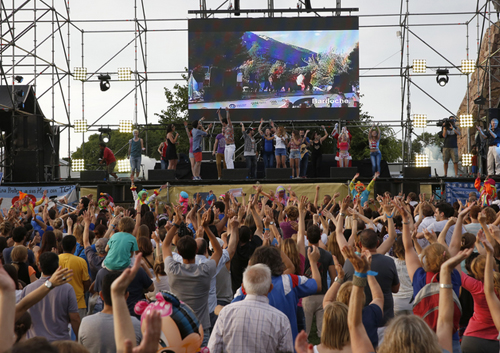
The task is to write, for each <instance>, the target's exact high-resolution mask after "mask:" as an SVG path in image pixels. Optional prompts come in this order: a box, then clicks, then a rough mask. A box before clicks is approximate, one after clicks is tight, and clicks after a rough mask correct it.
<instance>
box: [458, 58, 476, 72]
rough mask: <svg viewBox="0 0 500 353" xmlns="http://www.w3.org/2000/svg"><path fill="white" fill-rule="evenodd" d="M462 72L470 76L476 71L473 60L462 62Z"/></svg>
mask: <svg viewBox="0 0 500 353" xmlns="http://www.w3.org/2000/svg"><path fill="white" fill-rule="evenodd" d="M461 70H462V72H463V73H464V74H471V73H473V72H474V71H475V70H476V62H475V61H474V60H462V69H461Z"/></svg>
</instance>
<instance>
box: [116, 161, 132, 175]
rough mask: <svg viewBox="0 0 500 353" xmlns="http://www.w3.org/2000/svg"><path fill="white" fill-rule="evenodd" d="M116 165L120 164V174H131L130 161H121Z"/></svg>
mask: <svg viewBox="0 0 500 353" xmlns="http://www.w3.org/2000/svg"><path fill="white" fill-rule="evenodd" d="M116 164H118V173H129V172H130V161H129V160H128V159H119V160H118V161H117V163H116Z"/></svg>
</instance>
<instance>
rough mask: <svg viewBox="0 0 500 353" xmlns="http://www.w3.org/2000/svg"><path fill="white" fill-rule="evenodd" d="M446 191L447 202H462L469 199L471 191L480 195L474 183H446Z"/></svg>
mask: <svg viewBox="0 0 500 353" xmlns="http://www.w3.org/2000/svg"><path fill="white" fill-rule="evenodd" d="M444 184H445V191H446V202H448V203H450V204H453V203H454V202H455V201H457V200H460V201H462V202H464V201H467V200H468V199H469V193H471V192H475V193H476V195H478V196H479V193H478V192H477V190H476V188H475V187H474V183H465V182H464V183H462V182H458V183H444Z"/></svg>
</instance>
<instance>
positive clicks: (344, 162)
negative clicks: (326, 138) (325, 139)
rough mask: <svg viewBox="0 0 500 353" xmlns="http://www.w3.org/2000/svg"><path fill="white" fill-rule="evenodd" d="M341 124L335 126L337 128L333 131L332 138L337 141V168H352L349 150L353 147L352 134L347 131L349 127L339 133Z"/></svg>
mask: <svg viewBox="0 0 500 353" xmlns="http://www.w3.org/2000/svg"><path fill="white" fill-rule="evenodd" d="M338 128H339V124H338V123H337V124H335V128H334V129H333V131H332V137H333V138H334V139H336V140H337V156H336V157H335V159H336V160H337V167H350V166H351V161H352V157H351V155H350V154H349V148H350V147H351V133H350V132H349V130H347V127H345V126H344V127H343V128H342V130H341V131H340V133H339V132H338Z"/></svg>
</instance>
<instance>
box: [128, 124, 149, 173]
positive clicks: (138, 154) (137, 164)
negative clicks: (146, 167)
mask: <svg viewBox="0 0 500 353" xmlns="http://www.w3.org/2000/svg"><path fill="white" fill-rule="evenodd" d="M133 134H134V137H133V138H131V139H130V140H129V141H128V153H127V158H128V159H130V180H132V181H133V180H134V172H135V174H136V177H137V178H139V174H140V172H141V158H142V151H144V150H146V148H144V141H143V140H142V139H141V138H139V130H134V131H133Z"/></svg>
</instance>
